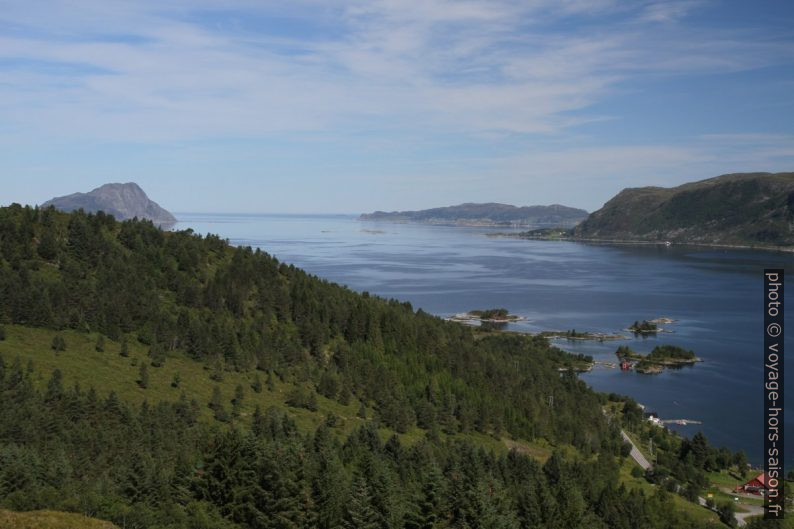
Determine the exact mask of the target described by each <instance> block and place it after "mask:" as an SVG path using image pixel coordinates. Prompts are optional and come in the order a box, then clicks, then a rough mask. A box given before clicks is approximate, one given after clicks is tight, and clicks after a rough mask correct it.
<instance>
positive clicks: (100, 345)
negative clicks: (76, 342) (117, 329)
mask: <svg viewBox="0 0 794 529" xmlns="http://www.w3.org/2000/svg"><path fill="white" fill-rule="evenodd" d="M94 350H96V352H97V353H102V352H104V351H105V337H104V336H102V335H101V334H100V335H99V336H97V339H96V344H95V345H94Z"/></svg>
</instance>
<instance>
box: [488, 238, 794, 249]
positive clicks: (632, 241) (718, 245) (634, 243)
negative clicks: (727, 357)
mask: <svg viewBox="0 0 794 529" xmlns="http://www.w3.org/2000/svg"><path fill="white" fill-rule="evenodd" d="M485 236H486V237H505V238H509V239H523V240H527V241H566V242H581V243H588V244H608V245H619V244H625V245H631V246H651V245H653V246H665V247H669V246H694V247H704V248H722V249H734V250H763V251H770V252H782V253H794V246H756V245H749V244H721V243H708V242H673V241H646V240H641V239H591V238H584V237H581V238H580V237H528V236H525V235H520V234H517V233H516V234H513V233H486V234H485ZM667 242H670V244H669V245H668V244H667Z"/></svg>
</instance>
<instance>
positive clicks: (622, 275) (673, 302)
mask: <svg viewBox="0 0 794 529" xmlns="http://www.w3.org/2000/svg"><path fill="white" fill-rule="evenodd" d="M178 217H179V219H180V221H181V222H180V223H179V224H178V225H177V228H178V229H183V228H193V229H194V230H195V231H196V232H198V233H202V234H206V233H217V234H219V235H221V236H222V237H225V238H228V239H229V240H230V242H232V243H233V244H236V245H248V246H252V247H259V248H262V249H263V250H264V251H267V252H268V253H271V254H273V255H275V256H276V257H278V258H279V259H280V260H282V261H285V262H288V263H292V264H295V265H296V266H299V267H301V268H303V269H305V270H307V271H309V272H311V273H313V274H316V275H318V276H321V277H323V278H327V279H329V280H332V281H335V282H338V283H341V284H344V285H347V286H349V287H351V288H353V289H355V290H358V291H364V290H367V291H369V292H372V293H375V294H378V295H381V296H384V297H393V298H397V299H400V300H406V301H410V302H411V303H412V304H413V305H414V307H415V308H420V307H421V308H422V309H424V310H426V311H428V312H431V313H434V314H438V315H441V316H449V315H452V314H455V313H458V312H465V311H467V310H471V309H476V308H492V307H505V308H507V309H509V310H510V312H511V313H514V314H519V315H522V316H525V317H526V318H527V320H526V321H522V322H519V323H516V324H511V325H510V328H511V329H515V330H524V331H538V330H547V329H555V330H560V329H571V328H575V329H577V330H583V331H596V332H604V333H623V334H626V335H628V333H626V332H625V331H623V329H625V328H626V327H627V326H628V325H630V324H631V323H632V322H633V321H634V320H638V319H639V320H642V319H651V318H657V317H661V316H665V317H669V318H673V319H675V320H677V321H676V323H674V324H672V325H665V326H663V327H665V328H666V329H669V330H670V331H672V332H670V333H660V334H659V335H657V336H656V337H649V338H645V339H643V338H636V339H635V338H630V339H627V340H625V341H620V342H606V343H598V342H592V341H587V342H581V341H577V342H572V341H567V340H561V341H558V342H557V345H559V346H560V347H562V348H563V349H566V350H569V351H574V352H583V353H586V354H591V355H593V357H594V358H595V359H596V360H603V361H608V362H615V360H616V359H615V355H614V351H615V349H616V348H617V346H618V345H619V344H621V343H624V344H629V345H630V346H631V347H632V348H634V349H635V350H637V351H639V352H642V353H647V352H650V350H651V349H652V348H653V347H654V346H655V345H657V344H661V343H670V344H674V345H680V346H682V347H686V348H688V349H693V350H694V351H695V353H696V354H697V355H698V356H699V357H701V358H702V359H703V360H704V362H703V363H700V364H697V365H695V366H694V367H685V368H682V369H675V370H667V371H665V372H664V373H662V374H660V375H655V376H651V375H640V374H637V373H634V372H621V371H620V370H617V369H608V368H596V369H594V370H593V371H592V372H590V373H586V374H584V375H582V378H583V379H584V380H585V381H587V383H588V384H590V385H591V386H592V387H593V388H595V389H596V390H599V391H605V392H616V393H621V394H626V395H630V396H632V397H634V398H635V399H636V400H637V401H639V402H641V403H643V404H645V405H646V406H647V407H648V409H650V410H655V411H657V412H658V413H659V415H660V416H661V417H662V418H663V419H695V420H699V421H702V422H703V424H702V425H700V426H673V428H676V429H677V430H678V431H680V432H681V433H683V434H685V435H691V434H693V433H694V432H696V431H697V429H702V430H703V432H704V433H705V434H706V435H707V437H708V438H709V439H710V440H711V441H712V443H714V444H716V445H718V446H721V445H724V446H728V447H730V448H731V449H733V450H738V449H743V450H745V451H746V452H747V455H748V459H749V460H750V461H752V462H755V463H760V462H761V460H762V442H763V439H762V437H761V435H762V434H761V427H762V415H761V411H762V409H761V405H762V400H761V398H762V397H761V395H762V394H761V391H762V386H761V377H762V373H763V366H762V363H761V359H762V347H763V344H762V334H761V333H762V321H763V315H762V303H763V300H762V288H763V282H762V281H763V278H762V270H763V268H764V267H768V268H771V267H785V268H790V267H791V266H792V265H794V256H792V255H789V254H782V253H774V252H757V251H744V250H716V249H703V248H694V247H686V248H685V247H676V246H673V247H669V248H666V247H662V246H624V245H621V246H618V245H590V244H581V243H572V242H553V241H525V240H515V239H509V238H501V237H486V236H485V234H486V233H488V232H489V231H505V230H503V229H500V230H489V229H487V228H460V227H444V226H425V225H417V224H392V223H378V222H360V221H357V220H356V219H355V217H353V216H310V215H216V214H212V215H209V214H190V213H184V214H181V215H178ZM788 314H792V315H794V311H792V310H790V311H789V312H788ZM791 320H792V318H788V317H787V318H786V323H787V324H788V325H787V327H788V328H789V329H791V330H790V331H789V334H790V335H791V334H792V333H794V326H792V324H791ZM789 341H790V340H789ZM792 397H794V396H792V394H791V392H789V393H788V397H787V398H786V403H787V406H786V408H789V409H790V406H788V404H790V403H791V402H792ZM791 419H792V418H791V414H789V416H788V418H787V420H786V425H787V426H790V423H791ZM787 430H788V431H789V432H790V433H789V438H788V439H787V441H788V442H787V443H786V445H787V449H786V452H787V457H786V461H787V465H786V466H787V467H789V468H791V467H794V438H792V437H791V436H794V433H792V430H791V428H787Z"/></svg>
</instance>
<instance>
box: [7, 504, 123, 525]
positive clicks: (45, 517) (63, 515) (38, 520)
mask: <svg viewBox="0 0 794 529" xmlns="http://www.w3.org/2000/svg"><path fill="white" fill-rule="evenodd" d="M0 527H2V528H3V529H118V526H117V525H114V524H112V523H110V522H104V521H102V520H97V519H94V518H88V517H86V516H83V515H81V514H74V513H68V512H54V511H31V512H12V511H6V510H3V509H0Z"/></svg>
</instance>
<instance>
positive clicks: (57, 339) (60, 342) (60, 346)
mask: <svg viewBox="0 0 794 529" xmlns="http://www.w3.org/2000/svg"><path fill="white" fill-rule="evenodd" d="M50 347H51V348H52V350H53V351H55V352H56V353H57V352H59V351H65V350H66V340H65V339H64V338H63V336H61V335H60V334H56V335H55V336H53V338H52V343H51V344H50Z"/></svg>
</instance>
